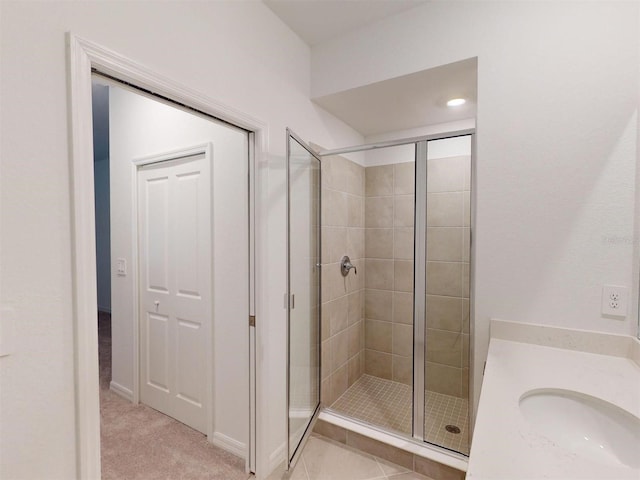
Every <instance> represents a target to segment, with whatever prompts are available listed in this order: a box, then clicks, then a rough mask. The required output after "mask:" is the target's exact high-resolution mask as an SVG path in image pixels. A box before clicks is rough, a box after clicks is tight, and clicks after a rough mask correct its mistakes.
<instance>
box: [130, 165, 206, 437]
mask: <svg viewBox="0 0 640 480" xmlns="http://www.w3.org/2000/svg"><path fill="white" fill-rule="evenodd" d="M138 201H139V205H138V213H139V215H138V229H139V238H140V241H139V252H138V253H139V262H140V271H141V272H146V276H145V275H143V278H142V279H141V284H140V319H141V322H142V325H141V328H140V332H141V342H140V346H141V351H140V359H141V362H140V370H141V379H142V381H141V385H140V399H141V401H142V402H143V403H145V404H147V405H149V406H151V407H153V408H155V409H157V410H159V411H161V412H163V413H165V414H167V415H169V416H171V417H173V418H175V419H177V420H179V421H181V422H183V423H185V424H187V425H189V426H190V427H192V428H195V429H196V430H199V431H200V432H202V433H207V403H206V402H207V400H206V399H207V395H206V391H207V388H209V387H208V386H209V385H210V379H209V378H207V376H206V375H205V372H206V371H207V369H206V364H205V359H206V358H207V348H208V344H209V343H210V338H211V310H212V305H211V173H210V160H209V159H208V158H207V157H206V154H205V153H202V154H200V155H192V156H190V157H186V158H177V159H175V160H168V161H163V162H159V163H154V164H150V165H145V166H143V167H140V168H139V170H138Z"/></svg>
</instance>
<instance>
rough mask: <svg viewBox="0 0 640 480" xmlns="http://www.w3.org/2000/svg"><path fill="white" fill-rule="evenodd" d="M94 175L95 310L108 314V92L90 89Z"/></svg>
mask: <svg viewBox="0 0 640 480" xmlns="http://www.w3.org/2000/svg"><path fill="white" fill-rule="evenodd" d="M92 96H93V175H94V177H95V182H94V188H95V203H96V275H97V277H98V279H97V280H98V310H100V311H103V312H110V311H111V253H110V252H111V232H110V224H109V211H110V208H109V88H108V87H106V86H104V85H97V84H93V85H92Z"/></svg>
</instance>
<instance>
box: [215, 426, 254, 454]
mask: <svg viewBox="0 0 640 480" xmlns="http://www.w3.org/2000/svg"><path fill="white" fill-rule="evenodd" d="M210 441H211V443H213V444H214V445H215V446H216V447H220V448H221V449H223V450H226V451H227V452H229V453H233V454H234V455H236V456H238V457H240V458H247V446H246V444H244V443H242V442H239V441H238V440H235V439H233V438H231V437H229V436H227V435H225V434H224V433H220V432H214V433H213V438H212V439H210Z"/></svg>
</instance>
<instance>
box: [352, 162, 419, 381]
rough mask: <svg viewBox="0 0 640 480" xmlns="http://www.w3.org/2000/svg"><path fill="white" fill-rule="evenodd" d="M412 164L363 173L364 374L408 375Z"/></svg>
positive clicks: (406, 377) (399, 378) (410, 372)
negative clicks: (364, 271) (365, 273)
mask: <svg viewBox="0 0 640 480" xmlns="http://www.w3.org/2000/svg"><path fill="white" fill-rule="evenodd" d="M413 219H414V162H407V163H400V164H395V165H383V166H377V167H367V168H366V169H365V242H364V245H365V269H366V272H367V275H366V278H365V364H364V370H365V373H367V374H369V375H374V376H376V377H381V378H385V379H388V380H394V381H396V382H401V383H405V384H408V385H410V384H411V383H412V376H413Z"/></svg>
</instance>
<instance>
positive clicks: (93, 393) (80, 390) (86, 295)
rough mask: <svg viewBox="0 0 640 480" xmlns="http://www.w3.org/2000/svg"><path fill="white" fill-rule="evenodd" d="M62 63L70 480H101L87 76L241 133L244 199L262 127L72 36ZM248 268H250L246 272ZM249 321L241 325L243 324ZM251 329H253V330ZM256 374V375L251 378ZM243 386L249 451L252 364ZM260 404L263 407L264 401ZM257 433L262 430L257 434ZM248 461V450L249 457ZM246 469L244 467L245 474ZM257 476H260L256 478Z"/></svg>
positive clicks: (255, 230)
mask: <svg viewBox="0 0 640 480" xmlns="http://www.w3.org/2000/svg"><path fill="white" fill-rule="evenodd" d="M66 41H67V61H68V65H67V66H68V79H69V83H68V94H69V97H68V98H69V140H70V172H69V173H70V181H71V239H72V246H71V268H72V279H73V284H72V292H73V325H74V326H73V329H74V375H75V417H76V459H77V478H82V479H93V478H100V398H99V384H98V329H97V322H96V312H97V308H98V302H97V293H96V289H95V285H96V250H95V213H94V183H93V182H94V174H93V130H92V99H91V75H92V69H95V70H96V71H98V72H100V73H104V74H107V75H109V76H112V77H113V78H116V79H119V80H122V81H124V82H127V83H129V84H131V85H135V86H137V87H139V88H142V89H144V90H147V91H150V92H154V93H155V94H158V95H161V96H163V97H165V98H167V99H170V100H173V101H176V102H178V103H180V104H183V105H188V106H189V107H192V108H194V109H196V110H199V111H201V112H203V113H206V114H209V115H211V116H214V117H217V118H219V119H222V120H225V121H227V122H229V123H232V124H234V125H236V126H239V127H241V128H244V129H246V130H248V131H249V132H251V133H250V138H251V137H253V140H254V141H253V145H251V143H250V148H249V151H250V152H253V154H254V155H253V159H252V160H253V161H250V162H249V169H250V172H254V173H255V177H252V178H251V179H250V189H249V190H250V194H251V195H255V194H256V193H257V194H259V193H260V188H261V185H263V184H265V183H266V175H267V170H266V168H264V169H263V168H260V169H258V168H256V166H257V165H260V164H261V163H262V162H261V160H262V159H263V158H266V152H267V139H268V127H267V125H266V124H265V123H264V122H262V121H260V120H258V119H256V118H253V117H251V116H249V115H246V114H244V113H242V112H240V111H238V110H236V109H234V108H232V107H229V106H227V105H223V104H222V103H220V102H217V101H216V100H214V99H212V98H209V97H207V96H204V95H202V94H201V93H199V92H197V91H195V90H192V89H190V88H188V87H185V86H183V85H181V84H179V83H177V82H174V81H173V80H170V79H168V78H166V77H164V76H162V75H159V74H157V73H155V72H153V71H151V70H149V69H147V68H146V67H144V66H142V65H140V64H139V63H137V62H135V61H133V60H130V59H128V58H126V57H124V56H122V55H120V54H118V53H115V52H113V51H111V50H109V49H106V48H104V47H101V46H100V45H97V44H95V43H92V42H90V41H87V40H85V39H83V38H80V37H78V36H76V35H73V34H72V33H68V34H67V36H66ZM255 206H256V203H255V196H251V198H250V199H249V211H250V215H249V217H250V218H249V219H248V221H249V222H250V227H251V228H250V229H249V231H250V238H249V244H250V252H249V254H250V259H253V257H254V249H255V247H256V245H260V244H261V243H262V242H260V238H258V239H256V238H255V237H256V235H258V236H261V235H262V234H263V233H262V232H263V229H264V228H265V225H263V222H261V221H260V218H261V217H262V218H265V217H263V216H262V215H256V214H255ZM251 267H253V268H251ZM250 271H251V274H250V282H249V291H250V299H249V303H250V307H249V313H250V315H255V316H258V317H259V316H260V313H261V312H262V311H264V302H265V301H266V300H265V299H264V298H263V296H262V295H256V288H255V286H256V285H255V280H256V278H261V276H262V275H263V274H264V272H263V270H262V269H261V268H259V267H258V262H255V263H254V264H253V266H251V265H250ZM247 321H248V319H247ZM262 326H263V322H256V327H251V328H249V332H250V333H249V335H250V338H252V339H255V349H256V350H257V352H255V351H253V349H252V345H253V343H252V342H251V341H250V339H249V338H248V339H247V342H248V343H249V352H250V355H251V358H253V359H255V358H256V353H257V355H258V358H260V355H261V352H263V351H264V347H265V346H264V345H262V343H261V341H260V339H261V338H263V336H262V335H261V330H262ZM252 328H255V329H254V330H252ZM254 369H255V371H254ZM247 374H248V376H249V378H254V377H253V375H255V379H256V382H255V388H254V386H253V385H250V391H251V390H252V391H253V392H252V395H251V396H252V398H251V399H250V402H249V403H250V405H254V402H253V395H255V411H254V412H247V414H248V415H249V416H250V422H249V425H250V430H253V429H254V428H255V431H256V432H257V434H256V435H255V436H250V437H249V443H250V444H252V443H253V442H255V441H256V439H257V438H258V435H259V434H260V430H261V425H254V424H253V421H252V419H254V418H255V419H258V420H257V421H260V418H261V417H262V415H260V414H259V413H260V411H261V410H262V408H263V404H264V401H266V397H265V396H264V395H263V394H262V392H263V391H264V390H265V388H266V387H267V386H266V385H264V386H263V385H262V384H261V381H260V379H261V378H263V377H262V375H261V365H260V362H256V363H255V365H254V366H253V369H252V368H251V366H250V372H247ZM263 399H264V400H263ZM262 431H264V430H262ZM248 450H249V451H250V452H252V453H253V448H252V447H251V446H250V447H249V449H248ZM251 457H252V455H247V459H248V462H251V463H254V459H253V458H251ZM254 458H256V460H258V462H257V464H255V463H254V464H253V465H252V466H251V468H252V469H255V471H256V472H257V471H264V470H266V466H265V467H261V465H260V463H261V462H260V456H254ZM249 468H250V465H249V463H248V464H247V469H249ZM263 468H264V470H263Z"/></svg>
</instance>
